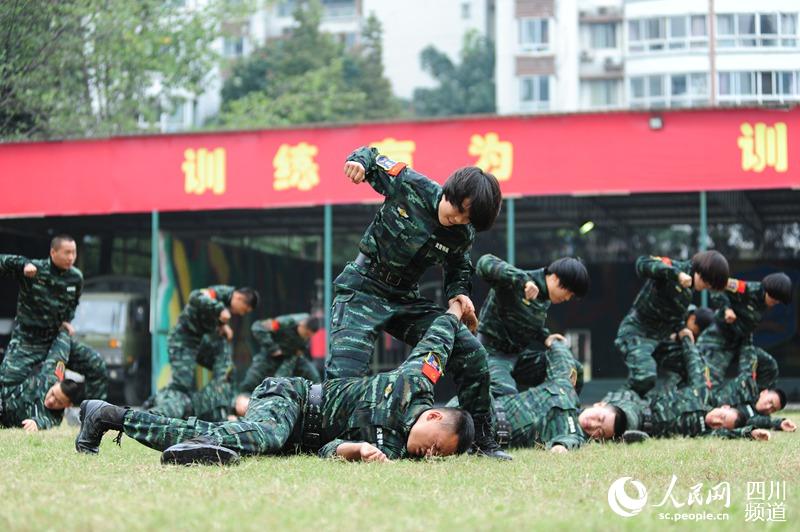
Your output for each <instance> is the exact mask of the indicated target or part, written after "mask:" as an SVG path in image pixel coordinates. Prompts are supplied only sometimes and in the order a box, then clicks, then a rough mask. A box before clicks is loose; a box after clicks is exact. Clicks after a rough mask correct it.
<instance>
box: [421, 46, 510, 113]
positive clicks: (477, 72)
mask: <svg viewBox="0 0 800 532" xmlns="http://www.w3.org/2000/svg"><path fill="white" fill-rule="evenodd" d="M420 60H421V62H422V68H423V69H424V70H425V71H426V72H428V73H429V74H430V75H431V76H433V78H434V79H435V80H437V81H438V82H439V86H438V87H436V88H433V89H424V88H419V89H416V90H414V98H413V104H412V107H413V111H414V114H416V115H417V116H450V115H463V114H473V113H494V112H495V97H494V43H492V41H491V40H490V39H488V38H486V37H483V36H481V35H480V34H479V33H478V32H477V31H471V32H468V33H467V34H466V35H465V36H464V45H463V47H462V49H461V63H460V64H458V65H456V64H453V61H451V60H450V58H449V57H447V54H445V53H443V52H440V51H439V50H437V49H436V48H434V47H433V46H428V47H427V48H425V49H424V50H423V51H422V52H421V54H420Z"/></svg>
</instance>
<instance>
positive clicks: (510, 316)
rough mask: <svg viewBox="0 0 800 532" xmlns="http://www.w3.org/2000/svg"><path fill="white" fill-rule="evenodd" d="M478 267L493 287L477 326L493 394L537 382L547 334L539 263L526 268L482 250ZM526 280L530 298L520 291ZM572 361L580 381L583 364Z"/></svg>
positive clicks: (546, 300) (542, 373) (541, 376)
mask: <svg viewBox="0 0 800 532" xmlns="http://www.w3.org/2000/svg"><path fill="white" fill-rule="evenodd" d="M477 272H478V276H479V277H481V278H482V279H483V280H484V281H486V282H487V283H488V284H489V285H490V286H491V287H492V288H491V290H489V295H488V296H486V301H484V303H483V307H482V308H481V314H480V325H479V326H478V334H479V337H478V339H479V340H480V341H481V343H482V344H483V347H485V348H486V352H487V353H488V354H489V360H488V361H489V373H490V375H491V390H492V396H494V397H497V396H500V395H508V394H511V393H517V392H518V391H519V390H524V389H527V388H529V387H531V386H536V385H539V384H541V383H542V382H544V380H545V377H546V374H547V370H546V363H547V362H546V360H547V348H546V347H544V341H545V340H546V339H547V337H548V336H550V331H549V330H548V329H547V327H546V326H545V320H546V319H547V310H548V309H549V308H550V299H549V294H548V292H547V283H546V282H545V273H544V269H543V268H540V269H538V270H531V271H525V270H521V269H519V268H515V267H514V266H512V265H510V264H509V263H507V262H505V261H503V260H501V259H499V258H497V257H495V256H494V255H484V256H482V257H481V258H480V259H479V260H478V264H477ZM528 281H533V283H534V284H536V286H537V287H538V288H539V295H538V296H537V297H536V299H534V300H532V301H528V300H527V299H525V297H524V290H525V284H526V283H527V282H528ZM573 364H574V365H575V367H576V369H575V371H576V376H575V377H574V378H576V379H578V380H579V381H580V383H581V384H582V381H583V367H582V366H581V364H580V363H579V362H578V361H577V360H575V359H574V358H573ZM578 393H580V386H579V387H578Z"/></svg>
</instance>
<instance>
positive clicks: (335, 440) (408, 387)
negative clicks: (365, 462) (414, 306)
mask: <svg viewBox="0 0 800 532" xmlns="http://www.w3.org/2000/svg"><path fill="white" fill-rule="evenodd" d="M458 327H459V324H458V320H457V319H456V318H455V317H454V316H452V315H450V314H444V315H442V316H439V317H438V318H436V320H434V322H433V324H431V326H430V328H429V329H428V331H427V332H426V333H425V336H424V337H423V338H422V340H420V342H419V343H418V344H417V346H416V347H415V348H414V350H413V351H412V352H411V355H410V356H409V358H408V359H407V360H406V361H405V362H404V363H403V364H402V365H401V366H400V367H399V368H397V369H395V370H394V371H389V372H386V373H379V374H378V375H375V376H373V377H363V378H342V379H331V380H328V381H325V382H324V383H323V389H324V396H323V405H322V418H323V422H322V430H323V432H324V434H325V438H324V439H323V441H326V440H329V442H328V443H327V444H325V445H324V446H323V447H322V448H321V449H320V451H319V455H320V456H323V457H328V456H334V455H335V454H336V448H337V447H338V446H339V445H340V444H342V443H346V442H348V441H351V442H368V443H371V444H373V445H375V446H376V447H378V448H379V449H380V450H381V451H383V453H384V454H385V455H386V456H387V457H388V458H390V459H394V458H403V457H405V456H407V455H408V450H407V449H406V443H407V440H408V434H409V432H410V431H411V427H412V426H413V425H414V423H415V422H416V421H417V418H418V417H419V416H420V415H421V414H422V413H423V412H424V411H425V410H428V409H429V408H433V385H434V384H435V383H436V381H437V380H438V379H439V377H440V376H441V375H442V374H444V368H445V367H446V366H447V359H448V357H449V356H450V351H451V350H452V348H453V341H454V338H455V334H456V331H458Z"/></svg>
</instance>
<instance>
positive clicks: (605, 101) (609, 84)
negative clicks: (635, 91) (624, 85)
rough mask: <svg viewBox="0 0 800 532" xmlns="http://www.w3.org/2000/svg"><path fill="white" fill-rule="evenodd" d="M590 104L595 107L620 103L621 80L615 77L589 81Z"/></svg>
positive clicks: (612, 105)
mask: <svg viewBox="0 0 800 532" xmlns="http://www.w3.org/2000/svg"><path fill="white" fill-rule="evenodd" d="M587 87H588V91H589V106H590V107H593V108H603V107H614V106H617V105H619V82H618V81H616V80H613V79H598V80H591V81H589V82H587Z"/></svg>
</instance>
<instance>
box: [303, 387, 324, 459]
mask: <svg viewBox="0 0 800 532" xmlns="http://www.w3.org/2000/svg"><path fill="white" fill-rule="evenodd" d="M305 410H306V411H305V415H304V416H303V434H302V436H301V443H300V445H301V447H302V448H303V450H304V451H309V452H317V451H318V450H319V449H320V447H322V384H312V385H311V387H310V388H309V389H308V400H307V401H306V409H305Z"/></svg>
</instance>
